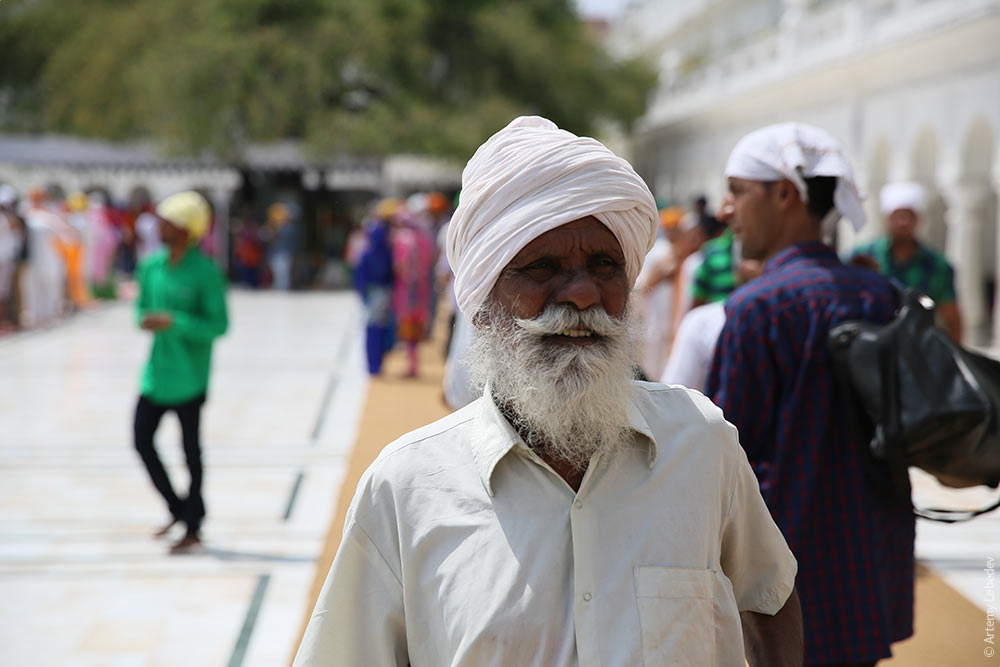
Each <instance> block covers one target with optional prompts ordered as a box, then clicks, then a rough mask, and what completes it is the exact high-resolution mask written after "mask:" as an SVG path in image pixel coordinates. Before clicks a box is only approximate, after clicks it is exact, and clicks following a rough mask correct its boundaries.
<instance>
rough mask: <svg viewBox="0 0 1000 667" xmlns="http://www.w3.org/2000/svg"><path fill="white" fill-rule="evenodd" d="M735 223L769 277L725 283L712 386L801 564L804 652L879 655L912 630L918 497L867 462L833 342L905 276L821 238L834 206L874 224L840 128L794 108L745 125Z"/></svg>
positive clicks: (830, 660)
mask: <svg viewBox="0 0 1000 667" xmlns="http://www.w3.org/2000/svg"><path fill="white" fill-rule="evenodd" d="M726 176H727V177H728V179H729V190H730V192H731V193H732V196H733V221H732V229H733V233H734V234H735V235H736V238H737V239H739V240H740V241H741V242H742V246H743V254H744V256H745V257H747V258H748V259H754V260H759V261H761V262H764V268H763V272H762V274H761V276H760V277H759V278H756V279H755V280H753V281H751V282H749V283H747V284H746V285H744V286H743V287H741V288H739V289H738V290H737V291H735V292H733V294H732V295H731V296H730V297H729V299H728V301H727V303H726V323H725V325H724V326H723V329H722V334H721V336H720V338H719V342H718V345H717V347H716V353H715V359H714V361H713V365H712V370H711V371H710V373H709V383H708V395H709V396H710V397H711V398H712V399H713V400H714V401H715V403H716V404H717V405H719V407H721V408H722V410H723V413H724V414H725V416H726V419H728V420H729V421H731V422H732V423H733V424H735V425H736V427H737V428H738V429H739V433H740V444H741V445H743V448H744V449H745V450H746V453H747V456H748V458H749V460H750V463H751V465H752V466H753V467H754V470H755V471H756V473H757V477H758V478H759V479H760V488H761V492H762V493H763V496H764V500H765V501H766V502H767V505H768V507H769V508H770V510H771V513H772V514H773V516H774V518H775V520H776V521H777V523H778V526H780V528H781V530H782V533H784V536H785V538H786V539H787V540H788V544H789V546H790V547H791V548H792V552H793V553H794V554H795V557H796V559H797V560H798V563H799V574H798V578H797V579H796V586H797V587H798V590H799V592H800V594H801V596H802V619H803V624H804V626H805V659H806V664H808V665H873V664H874V663H875V662H876V661H877V660H879V659H881V658H884V657H887V656H889V655H890V654H891V651H890V648H889V646H890V644H891V643H892V642H896V641H899V640H901V639H904V638H906V637H908V636H910V635H911V634H912V632H913V576H914V561H913V538H914V520H913V515H912V513H911V512H910V508H909V507H908V506H906V504H904V503H900V502H899V501H898V500H896V499H895V498H894V497H893V494H892V493H891V488H892V485H891V483H890V480H889V477H888V473H887V472H886V470H884V469H882V468H878V467H876V466H875V465H873V464H872V465H870V462H869V461H868V460H867V457H866V456H865V454H864V452H865V451H866V449H867V440H866V439H864V438H861V437H859V436H858V435H857V434H856V433H855V432H854V431H853V430H852V429H851V428H850V424H851V420H850V419H849V418H847V416H846V413H847V411H848V410H850V409H852V407H853V406H851V405H848V404H846V403H845V401H844V399H843V394H842V392H841V391H840V390H839V389H838V387H837V383H836V379H835V377H834V373H833V368H832V366H831V362H830V355H829V352H828V350H827V336H828V333H829V331H830V329H832V328H833V327H834V326H836V325H837V324H839V323H840V322H843V321H845V320H867V321H871V322H876V323H879V324H884V323H887V322H889V321H890V320H891V319H892V317H893V314H894V312H895V310H896V308H897V302H898V296H897V292H896V290H895V289H894V288H893V286H892V285H891V284H890V283H889V281H887V280H886V279H884V278H883V277H881V276H879V275H878V274H876V273H875V272H873V271H869V270H867V269H864V268H857V267H853V266H845V265H844V264H842V263H841V262H840V260H839V259H838V258H837V255H836V254H835V253H834V251H833V249H832V248H830V247H828V246H826V245H824V244H823V243H822V242H821V239H822V237H823V229H824V227H825V226H826V225H829V224H831V223H832V222H834V221H835V220H836V218H837V217H838V216H844V217H846V218H847V219H848V220H849V221H850V222H851V223H853V224H854V225H855V226H860V225H861V224H863V223H864V213H863V210H862V208H861V200H860V197H859V196H858V192H857V189H856V187H855V184H854V177H853V174H852V170H851V166H850V163H849V162H848V161H847V158H846V157H845V155H844V152H843V150H842V149H841V147H840V145H839V144H838V142H837V141H836V140H835V139H834V138H833V137H831V136H830V135H829V134H827V133H826V132H825V131H823V130H821V129H819V128H816V127H812V126H809V125H802V124H798V123H784V124H780V125H773V126H770V127H766V128H763V129H761V130H757V131H756V132H753V133H751V134H749V135H747V136H746V137H744V138H743V139H742V140H741V141H740V142H739V143H737V145H736V147H735V148H734V149H733V152H732V154H731V155H730V158H729V162H728V164H727V165H726Z"/></svg>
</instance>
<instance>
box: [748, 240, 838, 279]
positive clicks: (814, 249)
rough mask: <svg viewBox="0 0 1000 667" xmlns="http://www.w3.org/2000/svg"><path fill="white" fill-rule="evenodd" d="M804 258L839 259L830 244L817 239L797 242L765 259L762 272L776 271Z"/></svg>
mask: <svg viewBox="0 0 1000 667" xmlns="http://www.w3.org/2000/svg"><path fill="white" fill-rule="evenodd" d="M804 259H819V260H833V261H837V262H839V261H840V260H838V259H837V253H835V252H834V251H833V249H832V248H831V247H830V246H828V245H826V244H825V243H820V242H819V241H810V242H809V243H798V244H796V245H793V246H789V247H787V248H785V249H784V250H782V251H781V252H779V253H778V254H776V255H775V256H774V257H772V258H771V259H769V260H767V264H765V265H764V271H763V273H765V274H767V273H770V272H772V271H777V270H778V269H780V268H781V267H783V266H785V265H786V264H791V263H792V262H796V261H801V260H804Z"/></svg>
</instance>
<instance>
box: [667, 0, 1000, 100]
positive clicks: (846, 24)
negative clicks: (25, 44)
mask: <svg viewBox="0 0 1000 667" xmlns="http://www.w3.org/2000/svg"><path fill="white" fill-rule="evenodd" d="M991 12H1000V0H841V1H840V2H831V3H825V4H823V5H821V6H819V7H818V8H816V9H813V10H806V11H805V12H803V13H802V14H801V16H799V17H798V18H797V19H792V20H784V21H783V22H782V24H781V25H779V26H776V27H775V28H774V29H773V30H770V31H766V32H763V33H761V34H759V35H757V36H755V37H754V38H752V39H751V40H750V41H749V42H748V43H746V44H742V45H740V46H737V47H734V48H732V49H731V50H728V51H727V50H726V49H725V48H723V49H721V50H717V51H715V52H711V53H699V54H698V55H699V58H697V62H698V66H697V67H692V66H691V62H692V59H690V58H688V57H686V56H685V55H684V54H681V55H680V57H679V58H674V59H673V62H674V63H675V66H674V70H673V71H667V72H663V73H662V75H661V79H660V86H659V88H658V89H657V91H656V93H655V94H654V100H653V103H652V107H651V110H650V111H651V115H652V116H659V115H662V114H664V113H669V108H671V107H680V108H684V109H687V108H688V107H689V106H690V102H691V100H692V98H701V97H702V96H703V95H704V94H706V92H707V91H708V90H715V89H717V88H719V87H722V88H724V89H732V88H733V85H736V87H749V86H751V85H753V84H754V83H755V82H761V81H764V80H767V79H768V78H777V77H780V76H783V75H788V74H790V73H793V72H794V71H796V70H798V69H800V68H805V67H810V66H815V65H818V64H822V63H824V62H831V61H834V60H836V59H838V58H842V57H845V56H848V55H851V54H852V53H856V52H858V51H859V50H860V49H864V48H874V47H878V46H881V45H884V44H888V43H891V42H893V41H894V40H896V39H900V38H903V37H907V36H912V35H914V34H918V33H920V32H924V31H928V30H932V29H935V28H938V27H941V26H942V25H948V24H951V25H955V24H960V23H963V22H966V21H972V20H975V19H977V18H979V17H981V16H984V15H986V14H989V13H991ZM787 18H788V17H787V16H786V19H787ZM664 37H667V36H664ZM664 41H667V42H668V43H669V41H670V40H669V39H665V40H664ZM731 84H733V85H731Z"/></svg>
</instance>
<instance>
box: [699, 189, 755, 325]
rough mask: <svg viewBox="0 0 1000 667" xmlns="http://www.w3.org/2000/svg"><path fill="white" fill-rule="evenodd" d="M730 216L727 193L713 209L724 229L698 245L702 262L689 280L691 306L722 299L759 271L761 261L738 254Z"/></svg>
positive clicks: (731, 206)
mask: <svg viewBox="0 0 1000 667" xmlns="http://www.w3.org/2000/svg"><path fill="white" fill-rule="evenodd" d="M732 216H733V200H732V195H731V194H729V193H727V194H726V196H725V197H724V198H723V199H722V204H721V205H720V206H719V210H718V212H717V213H716V218H717V219H718V221H719V222H721V223H723V224H725V225H727V229H726V230H725V231H724V232H722V234H720V235H719V236H717V237H715V238H713V239H711V240H710V241H707V242H706V243H705V245H703V246H702V247H701V252H702V260H701V264H699V265H698V268H697V269H696V270H695V272H694V278H693V279H692V281H691V308H697V307H699V306H704V305H706V304H709V303H716V302H719V301H725V300H726V299H727V298H728V297H729V295H730V294H731V293H732V292H733V290H735V289H736V288H737V287H739V286H740V285H743V284H744V283H746V282H749V281H751V280H753V279H754V278H756V277H757V276H759V275H760V272H761V264H760V262H758V261H756V260H751V259H746V258H742V257H740V258H737V256H738V255H739V254H740V251H739V249H738V248H737V247H736V242H735V239H734V238H733V231H732V229H729V228H728V225H729V220H730V219H731V218H732ZM737 259H739V261H737Z"/></svg>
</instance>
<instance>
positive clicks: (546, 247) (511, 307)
mask: <svg viewBox="0 0 1000 667" xmlns="http://www.w3.org/2000/svg"><path fill="white" fill-rule="evenodd" d="M628 294H629V284H628V276H627V275H626V272H625V254H624V253H623V252H622V247H621V244H619V243H618V239H616V238H615V235H614V234H612V233H611V231H610V230H609V229H608V228H607V227H605V226H604V225H603V224H602V223H601V222H600V221H599V220H597V218H594V217H590V216H588V217H586V218H581V219H579V220H574V221H573V222H570V223H567V224H565V225H562V226H560V227H557V228H556V229H553V230H550V231H548V232H546V233H544V234H542V235H541V236H539V237H538V238H536V239H535V240H533V241H532V242H531V243H529V244H528V245H526V246H525V247H524V248H523V249H522V250H521V252H519V253H517V255H516V256H515V257H514V259H512V260H511V261H510V263H509V264H507V266H506V268H504V270H503V272H502V273H501V274H500V277H499V278H498V279H497V283H496V286H495V287H494V288H493V296H494V299H495V300H496V301H497V302H498V304H499V305H500V306H502V307H503V308H504V310H506V312H508V313H509V314H510V315H511V316H513V317H515V318H519V319H534V318H535V317H537V316H538V315H539V314H541V313H542V312H543V311H544V310H545V308H547V307H549V306H552V305H567V306H571V307H573V308H575V309H577V310H587V309H588V308H594V307H600V308H603V309H604V310H605V311H606V312H607V314H608V315H611V316H612V317H616V318H617V317H621V316H622V315H623V314H624V312H625V306H626V304H627V301H628ZM572 333H573V334H574V335H553V336H548V337H547V341H548V342H550V343H554V344H558V345H577V346H586V345H590V344H592V343H593V342H595V341H594V340H593V338H592V337H588V336H587V335H580V334H581V332H575V331H574V332H572ZM582 333H583V334H585V333H586V332H582Z"/></svg>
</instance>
